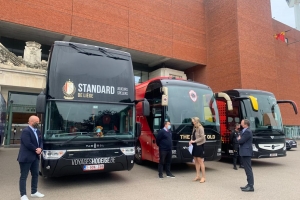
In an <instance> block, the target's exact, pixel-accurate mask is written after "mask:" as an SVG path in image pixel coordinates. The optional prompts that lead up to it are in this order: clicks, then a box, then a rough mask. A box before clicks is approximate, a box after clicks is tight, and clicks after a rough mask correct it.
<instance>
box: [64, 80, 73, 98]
mask: <svg viewBox="0 0 300 200" xmlns="http://www.w3.org/2000/svg"><path fill="white" fill-rule="evenodd" d="M62 91H63V93H64V95H65V96H64V98H65V99H74V94H75V92H76V87H75V85H74V83H73V82H72V81H70V79H69V81H66V82H65V84H64V86H63V87H62Z"/></svg>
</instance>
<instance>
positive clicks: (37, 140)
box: [33, 129, 39, 145]
mask: <svg viewBox="0 0 300 200" xmlns="http://www.w3.org/2000/svg"><path fill="white" fill-rule="evenodd" d="M33 132H34V135H35V138H36V142H37V144H38V145H39V139H38V136H37V133H36V129H35V130H34V131H33Z"/></svg>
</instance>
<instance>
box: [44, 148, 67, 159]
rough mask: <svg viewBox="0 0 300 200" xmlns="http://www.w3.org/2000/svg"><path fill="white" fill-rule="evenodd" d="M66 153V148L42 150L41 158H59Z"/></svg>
mask: <svg viewBox="0 0 300 200" xmlns="http://www.w3.org/2000/svg"><path fill="white" fill-rule="evenodd" d="M65 153H66V150H44V151H43V158H44V159H45V160H55V159H59V158H61V157H62V156H63V155H64V154H65Z"/></svg>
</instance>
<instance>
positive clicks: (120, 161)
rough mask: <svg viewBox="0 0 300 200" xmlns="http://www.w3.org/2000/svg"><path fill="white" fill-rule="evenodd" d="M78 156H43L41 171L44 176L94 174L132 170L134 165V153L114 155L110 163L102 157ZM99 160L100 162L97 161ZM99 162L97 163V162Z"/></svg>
mask: <svg viewBox="0 0 300 200" xmlns="http://www.w3.org/2000/svg"><path fill="white" fill-rule="evenodd" d="M87 159H89V160H88V161H87V160H86V159H85V158H78V159H76V158H75V159H66V158H64V157H62V158H60V159H58V160H45V159H43V158H41V165H40V171H41V173H42V176H44V177H60V176H68V175H77V174H92V173H100V172H110V171H122V170H128V171H129V170H131V169H132V168H133V166H134V155H132V156H125V155H122V156H119V157H113V159H112V160H110V163H105V162H106V161H105V160H104V161H103V160H101V158H87ZM97 161H98V162H97ZM96 163H97V164H96Z"/></svg>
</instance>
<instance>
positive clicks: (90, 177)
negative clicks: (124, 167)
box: [40, 172, 127, 187]
mask: <svg viewBox="0 0 300 200" xmlns="http://www.w3.org/2000/svg"><path fill="white" fill-rule="evenodd" d="M40 180H42V181H41V182H43V184H44V185H45V186H55V187H60V186H66V185H68V186H72V185H82V186H86V185H89V184H91V183H97V184H101V183H103V184H107V183H110V182H111V183H112V182H116V181H117V182H126V181H127V179H125V178H124V177H123V176H121V175H119V174H117V173H114V172H109V173H95V174H85V175H73V176H64V177H52V178H40Z"/></svg>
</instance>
